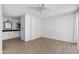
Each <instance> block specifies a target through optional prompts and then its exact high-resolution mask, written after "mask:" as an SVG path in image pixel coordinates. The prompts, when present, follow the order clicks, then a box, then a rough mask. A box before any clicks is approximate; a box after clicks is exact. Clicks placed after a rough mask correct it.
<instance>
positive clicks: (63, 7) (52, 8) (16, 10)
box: [3, 4, 79, 18]
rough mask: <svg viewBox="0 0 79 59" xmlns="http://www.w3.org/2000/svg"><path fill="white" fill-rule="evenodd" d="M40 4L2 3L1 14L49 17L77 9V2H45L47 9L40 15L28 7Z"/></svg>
mask: <svg viewBox="0 0 79 59" xmlns="http://www.w3.org/2000/svg"><path fill="white" fill-rule="evenodd" d="M37 6H40V4H4V5H3V16H11V17H19V16H21V15H24V14H30V15H33V16H36V17H38V18H50V17H53V16H56V15H60V14H64V13H69V12H73V11H75V10H77V9H78V6H79V5H77V4H45V6H46V7H47V8H48V9H49V10H48V11H45V12H44V13H43V14H42V15H41V14H40V13H39V12H37V11H35V10H32V9H30V8H28V7H37Z"/></svg>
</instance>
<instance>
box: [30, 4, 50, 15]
mask: <svg viewBox="0 0 79 59" xmlns="http://www.w3.org/2000/svg"><path fill="white" fill-rule="evenodd" d="M29 8H31V9H33V10H35V11H37V12H39V13H40V14H43V13H44V12H45V11H48V10H49V9H48V8H47V7H46V6H45V4H41V5H40V6H38V7H29Z"/></svg>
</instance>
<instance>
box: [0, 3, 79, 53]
mask: <svg viewBox="0 0 79 59" xmlns="http://www.w3.org/2000/svg"><path fill="white" fill-rule="evenodd" d="M0 19H2V20H0V21H1V23H2V24H1V23H0V24H1V25H0V26H1V27H0V28H1V29H0V33H1V34H2V35H0V37H1V38H2V41H1V42H2V47H1V45H0V47H1V48H0V50H1V51H0V52H2V53H3V54H78V53H79V5H78V4H2V5H0Z"/></svg>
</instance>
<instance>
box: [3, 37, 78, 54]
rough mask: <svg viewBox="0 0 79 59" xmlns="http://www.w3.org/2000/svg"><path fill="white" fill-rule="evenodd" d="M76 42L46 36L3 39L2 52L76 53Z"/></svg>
mask: <svg viewBox="0 0 79 59" xmlns="http://www.w3.org/2000/svg"><path fill="white" fill-rule="evenodd" d="M78 53H79V46H78V45H77V44H73V43H69V42H64V41H58V40H53V39H47V38H39V39H35V40H31V41H28V42H24V41H22V40H20V39H12V40H6V41H3V54H78Z"/></svg>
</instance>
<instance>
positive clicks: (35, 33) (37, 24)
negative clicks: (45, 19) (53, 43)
mask: <svg viewBox="0 0 79 59" xmlns="http://www.w3.org/2000/svg"><path fill="white" fill-rule="evenodd" d="M40 37H42V20H41V19H38V18H36V17H32V39H36V38H40Z"/></svg>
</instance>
